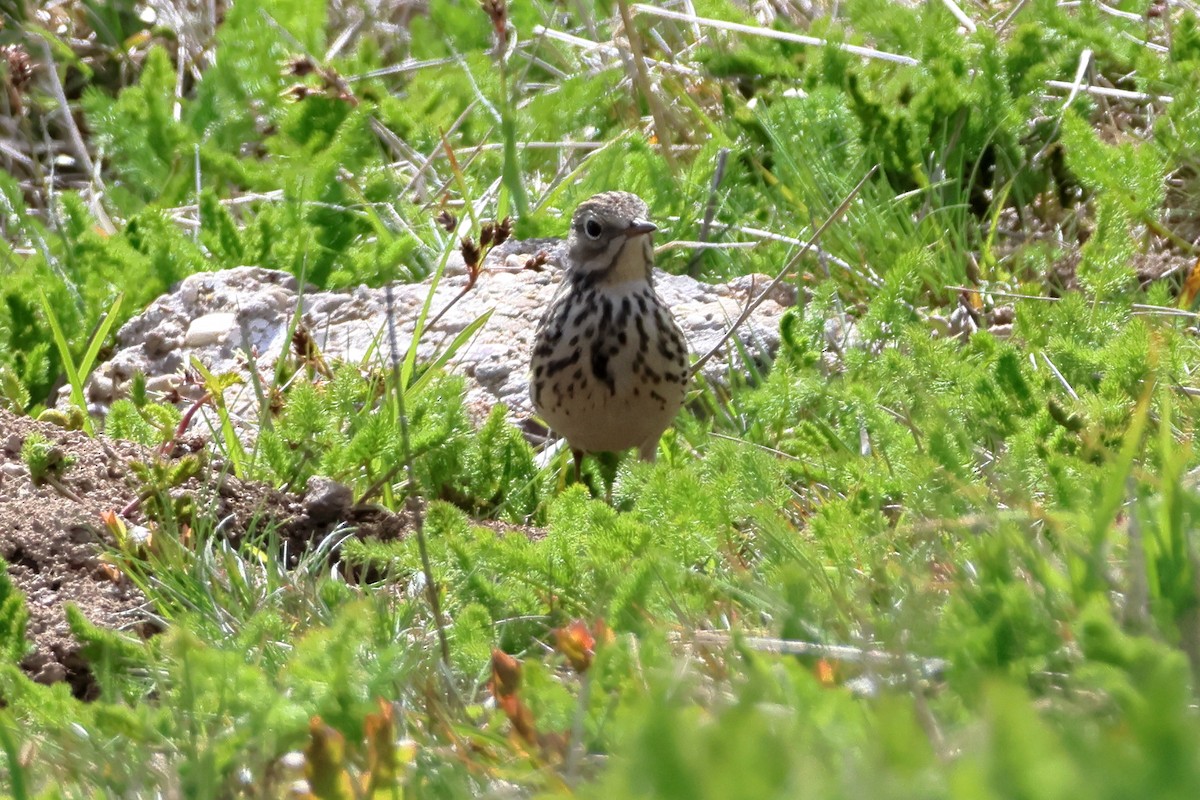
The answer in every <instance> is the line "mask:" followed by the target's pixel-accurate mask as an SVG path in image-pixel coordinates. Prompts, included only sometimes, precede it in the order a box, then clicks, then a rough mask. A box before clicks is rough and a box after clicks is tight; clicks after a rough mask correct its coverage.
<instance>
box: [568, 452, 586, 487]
mask: <svg viewBox="0 0 1200 800" xmlns="http://www.w3.org/2000/svg"><path fill="white" fill-rule="evenodd" d="M571 455H573V456H575V482H576V483H579V482H580V481H582V480H583V451H582V450H572V451H571Z"/></svg>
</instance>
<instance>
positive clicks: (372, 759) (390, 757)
mask: <svg viewBox="0 0 1200 800" xmlns="http://www.w3.org/2000/svg"><path fill="white" fill-rule="evenodd" d="M363 728H364V731H365V733H366V736H367V770H368V772H369V774H368V775H367V776H366V777H367V796H368V797H370V796H372V795H374V794H375V792H377V791H380V790H383V789H387V788H390V787H394V786H395V785H396V775H397V773H398V771H399V770H398V764H399V759H398V758H397V757H396V717H395V709H394V707H393V706H392V704H391V703H389V702H387V701H386V700H383V699H380V700H379V713H378V714H367V718H366V719H365V720H364V721H363Z"/></svg>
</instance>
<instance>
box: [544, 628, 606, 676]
mask: <svg viewBox="0 0 1200 800" xmlns="http://www.w3.org/2000/svg"><path fill="white" fill-rule="evenodd" d="M554 647H555V649H557V650H558V652H560V653H562V654H563V655H564V656H566V659H567V661H569V662H570V663H571V667H572V668H574V670H575V671H576V672H584V671H586V670H587V668H588V667H590V666H591V665H592V657H593V656H595V655H596V639H595V637H594V636H592V632H591V631H590V630H588V627H587V625H586V624H584V622H583V620H579V619H577V620H575V621H574V622H572V623H570V624H569V625H567V626H566V627H565V628H556V629H555V630H554Z"/></svg>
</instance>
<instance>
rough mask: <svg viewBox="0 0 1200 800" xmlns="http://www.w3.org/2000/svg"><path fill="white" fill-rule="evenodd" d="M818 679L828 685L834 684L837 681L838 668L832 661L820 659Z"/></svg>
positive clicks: (818, 662)
mask: <svg viewBox="0 0 1200 800" xmlns="http://www.w3.org/2000/svg"><path fill="white" fill-rule="evenodd" d="M816 673H817V680H819V681H820V682H821V683H823V684H824V685H826V686H833V685H834V684H836V683H837V675H836V670H835V669H834V665H833V662H832V661H829V660H827V659H824V658H822V659H820V660H819V661H817V666H816Z"/></svg>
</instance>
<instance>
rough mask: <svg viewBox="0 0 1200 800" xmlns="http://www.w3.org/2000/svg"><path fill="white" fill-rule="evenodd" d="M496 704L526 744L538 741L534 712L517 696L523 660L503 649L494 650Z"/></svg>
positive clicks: (493, 670)
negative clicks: (518, 659) (520, 660)
mask: <svg viewBox="0 0 1200 800" xmlns="http://www.w3.org/2000/svg"><path fill="white" fill-rule="evenodd" d="M489 685H490V687H491V690H492V696H493V697H495V698H496V705H497V706H498V707H499V708H500V710H501V711H503V712H504V716H506V717H508V721H509V722H510V723H512V726H513V731H514V732H516V734H517V735H518V736H520V737H521V739H522V740H523V741H524V742H525V743H526V744H536V743H537V738H538V737H537V727H536V726H535V725H534V723H533V712H531V711H530V710H529V708H528V707H527V706H526V705H525V704H524V703H522V702H521V698H519V697H517V690H518V689H520V688H521V662H519V661H517V660H516V659H515V658H513V657H512V656H510V655H509V654H508V653H505V652H504V651H503V650H492V680H491V681H490V682H489Z"/></svg>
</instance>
